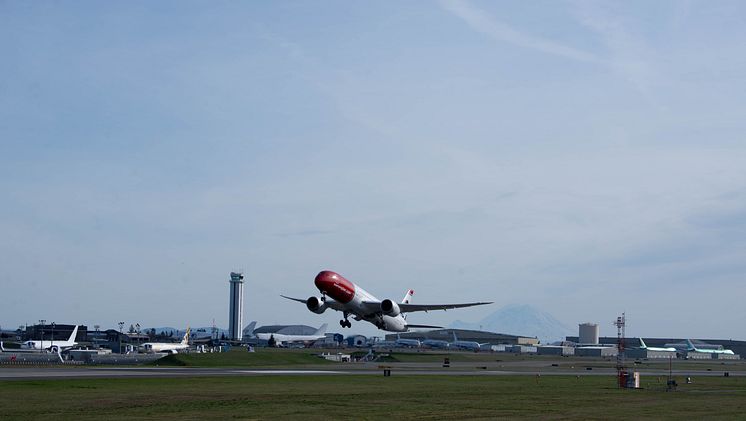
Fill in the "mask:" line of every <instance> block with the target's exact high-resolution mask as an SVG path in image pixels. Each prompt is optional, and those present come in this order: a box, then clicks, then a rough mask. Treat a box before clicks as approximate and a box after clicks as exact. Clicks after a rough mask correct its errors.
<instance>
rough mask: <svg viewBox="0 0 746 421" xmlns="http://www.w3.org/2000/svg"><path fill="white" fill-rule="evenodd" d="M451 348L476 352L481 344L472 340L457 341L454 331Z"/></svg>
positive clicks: (480, 347)
mask: <svg viewBox="0 0 746 421" xmlns="http://www.w3.org/2000/svg"><path fill="white" fill-rule="evenodd" d="M450 347H451V348H460V349H468V350H469V351H474V352H477V351H479V350H480V349H482V344H480V343H479V342H474V341H459V340H458V337H457V336H456V332H453V342H451V345H450Z"/></svg>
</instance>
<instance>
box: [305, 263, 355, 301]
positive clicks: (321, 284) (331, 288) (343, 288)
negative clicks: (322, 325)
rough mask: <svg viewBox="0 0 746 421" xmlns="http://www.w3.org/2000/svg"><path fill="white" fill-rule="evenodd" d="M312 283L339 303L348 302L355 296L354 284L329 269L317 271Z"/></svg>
mask: <svg viewBox="0 0 746 421" xmlns="http://www.w3.org/2000/svg"><path fill="white" fill-rule="evenodd" d="M314 284H316V288H318V289H319V291H321V292H322V293H323V294H326V295H328V296H329V297H332V298H333V299H335V300H337V301H339V302H340V303H349V302H350V300H352V298H353V297H354V296H355V284H353V283H352V282H350V281H348V280H347V279H345V278H344V277H342V275H340V274H338V273H336V272H332V271H330V270H325V271H322V272H319V274H318V275H316V279H314Z"/></svg>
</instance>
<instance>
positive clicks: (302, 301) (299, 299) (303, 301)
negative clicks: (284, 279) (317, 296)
mask: <svg viewBox="0 0 746 421" xmlns="http://www.w3.org/2000/svg"><path fill="white" fill-rule="evenodd" d="M280 297H282V298H287V299H288V300H293V301H297V302H299V303H303V304H305V303H306V301H308V300H304V299H301V298H293V297H288V296H286V295H280Z"/></svg>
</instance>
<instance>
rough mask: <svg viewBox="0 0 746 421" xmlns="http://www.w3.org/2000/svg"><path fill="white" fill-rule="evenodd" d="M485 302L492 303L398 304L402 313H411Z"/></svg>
mask: <svg viewBox="0 0 746 421" xmlns="http://www.w3.org/2000/svg"><path fill="white" fill-rule="evenodd" d="M485 304H492V302H491V301H490V302H480V303H462V304H402V303H399V304H398V306H399V309H400V310H401V312H402V313H413V312H415V311H430V310H450V309H452V308H463V307H474V306H483V305H485Z"/></svg>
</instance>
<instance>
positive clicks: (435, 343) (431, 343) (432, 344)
mask: <svg viewBox="0 0 746 421" xmlns="http://www.w3.org/2000/svg"><path fill="white" fill-rule="evenodd" d="M422 345H423V346H425V347H427V348H449V347H450V346H451V343H450V342H448V341H443V340H440V339H425V340H424V341H422Z"/></svg>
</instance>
